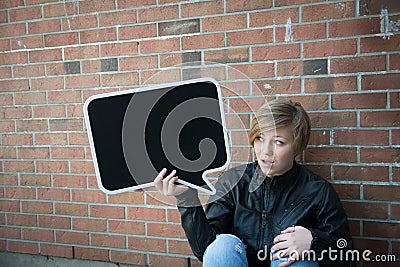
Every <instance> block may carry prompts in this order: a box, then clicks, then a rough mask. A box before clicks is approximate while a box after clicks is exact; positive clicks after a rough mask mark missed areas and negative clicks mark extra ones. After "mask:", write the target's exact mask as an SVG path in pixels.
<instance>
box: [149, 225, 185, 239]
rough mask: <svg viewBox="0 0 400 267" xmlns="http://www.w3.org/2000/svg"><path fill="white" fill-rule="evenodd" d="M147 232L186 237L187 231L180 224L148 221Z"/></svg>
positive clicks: (163, 235) (150, 234)
mask: <svg viewBox="0 0 400 267" xmlns="http://www.w3.org/2000/svg"><path fill="white" fill-rule="evenodd" d="M147 234H148V235H149V236H161V237H173V238H184V237H185V233H184V231H183V229H182V226H180V225H179V224H161V223H148V224H147Z"/></svg>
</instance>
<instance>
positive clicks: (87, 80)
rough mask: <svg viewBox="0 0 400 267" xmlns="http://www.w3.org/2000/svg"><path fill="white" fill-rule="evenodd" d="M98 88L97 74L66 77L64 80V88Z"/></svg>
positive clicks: (98, 78) (98, 79)
mask: <svg viewBox="0 0 400 267" xmlns="http://www.w3.org/2000/svg"><path fill="white" fill-rule="evenodd" d="M99 86H100V77H99V75H97V74H93V75H92V74H91V75H80V76H68V77H66V78H65V87H66V88H94V87H99Z"/></svg>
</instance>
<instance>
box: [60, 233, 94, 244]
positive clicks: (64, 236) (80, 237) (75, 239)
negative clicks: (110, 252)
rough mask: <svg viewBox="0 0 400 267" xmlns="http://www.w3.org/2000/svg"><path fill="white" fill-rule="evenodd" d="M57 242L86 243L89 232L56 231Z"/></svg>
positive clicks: (87, 242)
mask: <svg viewBox="0 0 400 267" xmlns="http://www.w3.org/2000/svg"><path fill="white" fill-rule="evenodd" d="M56 241H57V243H63V244H77V245H88V244H89V234H88V233H82V232H69V231H56Z"/></svg>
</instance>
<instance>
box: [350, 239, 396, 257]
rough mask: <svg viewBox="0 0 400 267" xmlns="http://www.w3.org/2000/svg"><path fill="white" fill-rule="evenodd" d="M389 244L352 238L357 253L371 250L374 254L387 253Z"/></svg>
mask: <svg viewBox="0 0 400 267" xmlns="http://www.w3.org/2000/svg"><path fill="white" fill-rule="evenodd" d="M388 247H389V243H388V242H387V241H382V240H374V239H367V238H354V248H355V249H357V250H358V251H364V250H371V251H373V252H374V253H382V254H387V253H388Z"/></svg>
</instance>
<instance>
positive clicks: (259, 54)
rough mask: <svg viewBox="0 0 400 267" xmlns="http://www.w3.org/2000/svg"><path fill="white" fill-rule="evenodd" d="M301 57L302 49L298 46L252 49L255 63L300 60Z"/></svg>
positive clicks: (287, 45) (288, 45)
mask: <svg viewBox="0 0 400 267" xmlns="http://www.w3.org/2000/svg"><path fill="white" fill-rule="evenodd" d="M299 56H300V47H299V45H298V44H284V45H272V46H258V47H254V48H252V59H253V60H255V61H259V60H274V59H286V58H298V57H299Z"/></svg>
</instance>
